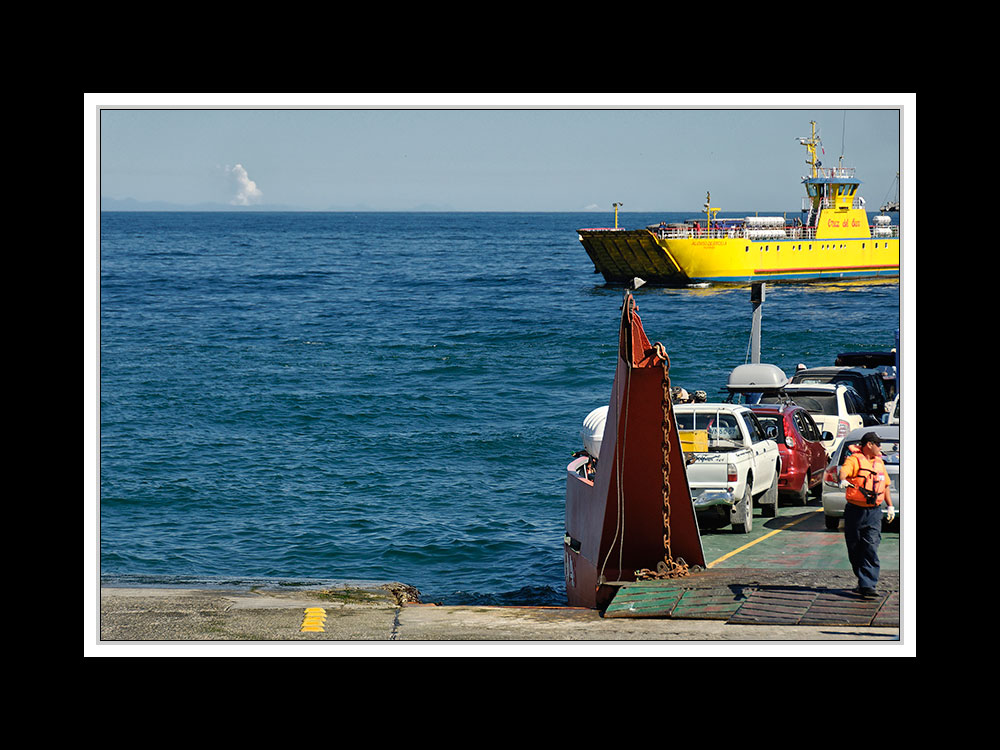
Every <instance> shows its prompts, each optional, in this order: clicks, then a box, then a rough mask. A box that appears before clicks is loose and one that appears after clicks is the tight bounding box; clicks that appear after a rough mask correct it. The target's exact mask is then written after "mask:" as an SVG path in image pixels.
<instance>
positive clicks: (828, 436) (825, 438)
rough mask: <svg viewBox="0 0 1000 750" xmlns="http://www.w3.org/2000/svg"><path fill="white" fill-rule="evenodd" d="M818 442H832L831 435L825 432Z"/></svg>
mask: <svg viewBox="0 0 1000 750" xmlns="http://www.w3.org/2000/svg"><path fill="white" fill-rule="evenodd" d="M820 440H833V433H832V432H830V431H829V430H827V431H826V432H824V433H823V436H822V437H821V438H820Z"/></svg>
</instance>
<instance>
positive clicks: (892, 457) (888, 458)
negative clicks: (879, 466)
mask: <svg viewBox="0 0 1000 750" xmlns="http://www.w3.org/2000/svg"><path fill="white" fill-rule="evenodd" d="M857 444H858V441H857V440H853V441H851V442H850V443H846V444H845V445H844V448H843V450H842V451H841V454H840V463H841V464H843V463H844V461H846V460H847V457H848V456H849V455H851V450H850V448H851V446H852V445H857ZM879 447H881V448H882V461H883V463H885V465H886V466H889V465H890V464H892V465H895V466H898V465H899V441H898V440H887V439H885V438H882V445H881V446H879Z"/></svg>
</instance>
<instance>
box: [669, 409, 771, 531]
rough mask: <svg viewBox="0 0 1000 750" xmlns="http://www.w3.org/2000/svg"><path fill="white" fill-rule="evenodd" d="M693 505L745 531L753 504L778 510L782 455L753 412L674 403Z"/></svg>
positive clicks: (767, 513) (765, 510) (764, 510)
mask: <svg viewBox="0 0 1000 750" xmlns="http://www.w3.org/2000/svg"><path fill="white" fill-rule="evenodd" d="M674 417H675V419H676V421H677V430H678V436H679V437H680V439H681V448H682V449H683V451H684V458H685V462H686V463H687V475H688V483H689V484H690V486H691V497H692V499H693V500H694V506H695V510H696V511H697V512H698V514H699V515H701V516H706V515H708V516H711V515H715V516H717V517H718V518H719V519H720V520H727V519H728V521H729V523H731V524H732V525H733V529H734V530H735V531H739V532H743V533H745V534H746V533H749V532H750V529H751V527H752V524H753V504H754V503H755V502H756V503H758V504H759V505H760V506H761V515H764V516H773V515H775V514H776V513H777V510H778V477H779V476H780V474H781V457H780V455H779V453H778V444H777V443H776V442H775V441H774V440H772V439H770V438H769V437H768V435H767V433H766V432H765V431H764V428H763V426H762V425H761V424H760V422H759V421H757V417H756V416H755V415H754V413H753V412H752V411H750V409H748V408H747V407H745V406H742V405H740V404H728V403H726V404H723V403H717V404H697V403H696V404H675V405H674Z"/></svg>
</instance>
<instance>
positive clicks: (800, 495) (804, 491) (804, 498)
mask: <svg viewBox="0 0 1000 750" xmlns="http://www.w3.org/2000/svg"><path fill="white" fill-rule="evenodd" d="M810 479H811V477H810V476H809V472H808V471H807V472H806V475H805V476H804V477H803V478H802V488H801V489H800V490H799V491H798V492H797V493H795V504H796V505H805V504H806V503H808V502H809V480H810Z"/></svg>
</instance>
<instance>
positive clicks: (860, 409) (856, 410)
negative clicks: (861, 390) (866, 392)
mask: <svg viewBox="0 0 1000 750" xmlns="http://www.w3.org/2000/svg"><path fill="white" fill-rule="evenodd" d="M844 401H845V402H846V403H847V413H848V414H863V413H864V412H865V411H866V409H865V405H864V403H863V402H862V401H861V397H860V396H858V394H857V391H855V390H853V389H852V390H849V391H844Z"/></svg>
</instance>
